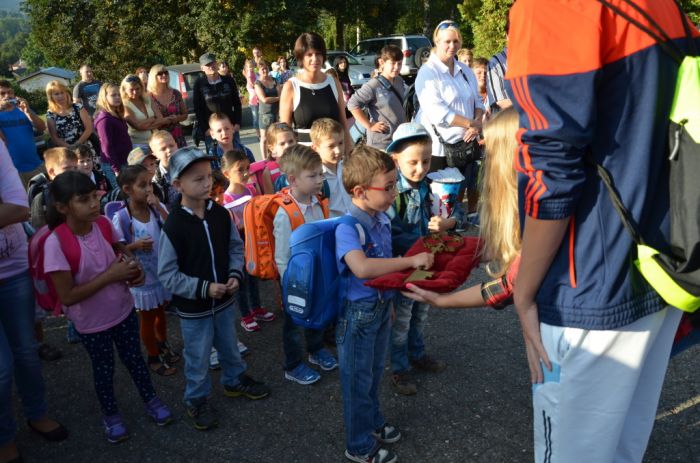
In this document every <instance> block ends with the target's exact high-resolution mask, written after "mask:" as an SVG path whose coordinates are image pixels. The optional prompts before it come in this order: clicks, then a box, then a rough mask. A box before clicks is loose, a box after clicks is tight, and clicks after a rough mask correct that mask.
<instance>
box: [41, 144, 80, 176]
mask: <svg viewBox="0 0 700 463" xmlns="http://www.w3.org/2000/svg"><path fill="white" fill-rule="evenodd" d="M65 161H73V162H75V163H77V162H78V156H77V155H76V154H75V153H74V152H73V151H71V150H69V149H68V148H64V147H60V148H49V149H47V150H46V151H44V165H45V166H46V170H47V171H48V170H50V169H54V168H56V167H58V165H59V164H61V163H62V162H65Z"/></svg>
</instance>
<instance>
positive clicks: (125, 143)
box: [95, 76, 138, 189]
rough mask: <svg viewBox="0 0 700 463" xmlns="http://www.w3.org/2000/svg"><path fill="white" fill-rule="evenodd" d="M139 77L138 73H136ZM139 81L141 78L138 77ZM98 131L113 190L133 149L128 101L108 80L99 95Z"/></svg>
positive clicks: (102, 154)
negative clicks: (126, 115) (126, 106)
mask: <svg viewBox="0 0 700 463" xmlns="http://www.w3.org/2000/svg"><path fill="white" fill-rule="evenodd" d="M134 77H135V76H134ZM135 78H136V80H138V77H135ZM95 131H96V132H97V135H98V137H99V138H100V147H101V150H100V162H101V165H102V173H103V174H105V177H107V180H108V181H109V184H110V185H111V186H112V189H116V188H118V185H117V175H119V172H120V171H121V170H122V168H123V167H124V166H126V164H127V158H128V156H129V152H130V151H131V149H132V147H133V146H132V144H131V137H129V125H128V124H127V123H126V121H125V120H124V103H123V102H122V97H121V95H120V91H119V86H118V85H117V84H112V83H109V82H108V83H106V84H104V85H102V87H100V91H99V92H98V94H97V111H95Z"/></svg>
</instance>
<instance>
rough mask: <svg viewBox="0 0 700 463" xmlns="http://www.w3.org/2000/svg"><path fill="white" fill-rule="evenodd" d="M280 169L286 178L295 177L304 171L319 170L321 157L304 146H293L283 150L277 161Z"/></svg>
mask: <svg viewBox="0 0 700 463" xmlns="http://www.w3.org/2000/svg"><path fill="white" fill-rule="evenodd" d="M279 163H280V169H281V170H282V172H284V173H285V174H287V176H294V177H297V176H299V174H301V173H302V172H303V171H305V170H313V169H319V168H321V156H319V154H318V153H317V152H316V151H314V150H312V149H311V148H309V147H308V146H305V145H294V146H290V147H289V148H287V149H286V150H284V156H282V158H281V159H280V160H279Z"/></svg>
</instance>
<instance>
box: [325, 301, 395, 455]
mask: <svg viewBox="0 0 700 463" xmlns="http://www.w3.org/2000/svg"><path fill="white" fill-rule="evenodd" d="M389 305H390V300H384V301H378V300H361V301H354V302H351V301H344V307H345V309H344V312H343V313H342V314H341V316H340V317H339V318H338V323H337V325H336V342H337V345H338V360H339V362H340V387H341V390H342V393H343V418H344V420H343V421H344V423H345V441H346V442H345V444H346V447H347V450H348V451H349V452H350V453H352V454H355V455H365V454H368V453H370V452H372V451H373V450H374V449H375V447H376V446H377V441H376V439H375V438H374V436H373V435H372V433H373V432H374V431H375V430H376V429H378V428H381V427H382V426H384V424H385V422H384V416H383V415H382V412H381V411H380V410H379V384H380V381H381V379H382V373H383V372H384V364H385V362H386V353H387V350H388V348H389V335H390V333H391V319H390V318H389Z"/></svg>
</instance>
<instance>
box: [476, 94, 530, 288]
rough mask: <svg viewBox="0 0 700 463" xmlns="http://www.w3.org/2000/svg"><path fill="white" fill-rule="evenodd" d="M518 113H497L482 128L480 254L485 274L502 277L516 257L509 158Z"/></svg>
mask: <svg viewBox="0 0 700 463" xmlns="http://www.w3.org/2000/svg"><path fill="white" fill-rule="evenodd" d="M517 131H518V113H517V111H516V110H515V109H514V108H508V109H506V110H503V111H501V112H499V113H498V114H497V115H496V117H494V118H493V119H491V120H490V121H489V122H488V123H487V124H486V125H485V126H484V140H485V142H486V156H485V157H484V177H483V188H482V194H481V202H480V203H479V216H480V218H481V230H480V233H481V238H482V239H483V241H484V249H483V251H482V254H483V255H484V257H485V258H486V259H487V260H488V261H489V263H488V264H487V265H486V271H487V272H488V274H489V275H491V276H492V277H494V278H497V277H500V276H503V275H504V274H505V273H506V272H507V271H508V267H510V264H511V263H512V262H513V260H515V258H516V257H517V256H518V254H520V244H521V243H520V218H519V215H518V187H517V173H516V171H515V168H514V167H513V158H514V156H515V152H516V150H517V148H518V143H517V140H516V133H517Z"/></svg>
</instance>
